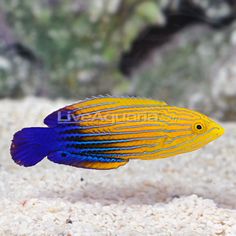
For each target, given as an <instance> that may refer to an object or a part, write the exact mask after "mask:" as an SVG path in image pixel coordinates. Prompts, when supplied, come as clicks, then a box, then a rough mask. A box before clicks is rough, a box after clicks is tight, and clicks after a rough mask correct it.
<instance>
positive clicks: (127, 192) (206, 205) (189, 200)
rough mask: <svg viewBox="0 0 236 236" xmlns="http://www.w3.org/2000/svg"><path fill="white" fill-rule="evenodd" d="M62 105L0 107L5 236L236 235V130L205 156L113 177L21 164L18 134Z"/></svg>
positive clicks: (151, 164) (144, 164)
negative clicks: (15, 154) (13, 151)
mask: <svg viewBox="0 0 236 236" xmlns="http://www.w3.org/2000/svg"><path fill="white" fill-rule="evenodd" d="M62 105H64V103H63V102H48V101H47V100H38V99H32V98H31V99H26V100H23V101H18V102H11V101H10V102H9V101H7V100H5V101H0V108H1V113H0V114H1V115H0V118H1V122H0V140H1V141H0V150H1V159H0V198H1V199H0V235H27V236H28V235H61V236H72V235H73V236H74V235H83V236H84V235H89V236H90V235H158V236H167V235H174V236H176V235H177V236H198V235H200V236H208V235H209V236H212V235H218V236H219V235H227V236H229V235H230V236H235V235H236V210H234V209H235V208H236V124H225V127H226V129H227V133H226V134H225V135H224V137H222V138H220V139H219V140H217V141H216V142H214V143H212V144H210V145H208V146H207V147H206V148H203V149H201V150H200V151H197V152H194V153H191V154H185V155H182V156H178V157H175V158H170V159H165V160H155V161H130V162H129V163H128V165H126V166H125V167H121V168H119V169H117V170H110V171H96V170H84V169H76V168H73V167H67V166H63V165H57V164H54V163H52V162H49V161H48V160H46V159H45V160H44V161H42V162H41V163H40V164H38V165H36V166H34V167H32V168H24V167H20V166H17V165H16V164H15V163H14V162H13V161H12V160H11V158H10V155H9V145H10V140H11V138H12V135H13V133H14V132H15V131H17V130H19V129H21V128H23V127H26V126H35V125H36V126H37V125H38V126H41V125H42V120H43V118H44V117H45V116H46V115H47V114H48V113H49V112H51V111H54V110H55V109H56V108H59V107H61V106H62Z"/></svg>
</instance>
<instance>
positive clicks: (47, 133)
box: [11, 128, 56, 166]
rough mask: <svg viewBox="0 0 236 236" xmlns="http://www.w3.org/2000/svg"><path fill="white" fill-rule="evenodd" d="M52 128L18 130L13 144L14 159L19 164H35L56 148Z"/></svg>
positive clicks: (12, 153)
mask: <svg viewBox="0 0 236 236" xmlns="http://www.w3.org/2000/svg"><path fill="white" fill-rule="evenodd" d="M55 140H56V139H55V133H54V131H53V129H51V128H25V129H22V130H20V131H18V132H17V133H16V134H15V135H14V138H13V141H12V144H11V155H12V159H13V160H14V161H15V162H16V163H17V164H19V165H23V166H33V165H35V164H37V163H38V162H40V161H41V160H42V159H43V158H44V157H45V156H47V155H48V154H49V153H50V152H51V151H53V149H54V148H55Z"/></svg>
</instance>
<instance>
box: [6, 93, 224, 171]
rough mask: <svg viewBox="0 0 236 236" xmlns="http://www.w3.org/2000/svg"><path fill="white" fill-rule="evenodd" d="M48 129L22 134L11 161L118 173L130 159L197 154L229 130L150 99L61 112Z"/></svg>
mask: <svg viewBox="0 0 236 236" xmlns="http://www.w3.org/2000/svg"><path fill="white" fill-rule="evenodd" d="M44 123H45V124H46V125H47V126H48V127H45V128H43V127H39V128H38V127H31V128H24V129H22V130H20V131H18V132H17V133H16V134H15V135H14V138H13V141H12V145H11V155H12V158H13V160H14V161H15V162H16V163H17V164H19V165H23V166H33V165H35V164H37V163H38V162H40V161H41V160H42V159H43V158H44V157H46V156H47V158H48V159H49V160H50V161H53V162H55V163H59V164H64V165H70V166H75V167H81V168H88V169H114V168H118V167H120V166H123V165H125V164H127V163H128V161H129V160H130V159H142V160H153V159H159V158H166V157H171V156H176V155H178V154H181V153H186V152H191V151H194V150H197V149H199V148H201V147H203V146H204V145H206V144H207V143H209V142H211V141H213V140H215V139H217V138H219V137H220V136H221V135H222V134H223V133H224V129H223V128H222V127H221V125H219V124H218V123H216V122H215V121H213V120H212V119H210V118H209V117H207V116H205V115H203V114H201V113H199V112H196V111H192V110H189V109H186V108H180V107H175V106H170V105H168V104H166V103H165V102H162V101H155V100H152V99H146V98H130V97H120V98H118V97H112V96H100V97H93V98H90V99H85V100H83V101H80V102H78V103H76V104H73V105H70V106H66V107H64V108H62V109H59V110H57V111H55V112H53V113H52V114H50V115H49V116H47V117H46V118H45V120H44Z"/></svg>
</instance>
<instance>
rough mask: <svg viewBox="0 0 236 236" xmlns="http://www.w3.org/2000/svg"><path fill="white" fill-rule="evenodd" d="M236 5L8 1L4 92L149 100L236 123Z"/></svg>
mask: <svg viewBox="0 0 236 236" xmlns="http://www.w3.org/2000/svg"><path fill="white" fill-rule="evenodd" d="M235 19H236V1H234V0H227V1H225V0H224V1H223V0H222V1H221V0H218V1H211V0H172V1H170V0H162V1H161V0H155V1H146V0H145V1H142V0H139V1H137V0H89V1H82V0H70V1H66V0H42V1H35V0H33V1H32V0H2V1H1V2H0V98H14V99H18V98H23V97H27V96H40V97H47V98H50V99H56V98H65V99H70V100H79V99H82V98H85V97H90V96H95V95H101V94H112V95H131V96H144V97H151V98H155V99H159V100H165V101H167V102H168V103H170V104H172V105H181V106H187V107H191V108H194V109H197V110H199V111H201V112H204V113H206V114H208V115H211V116H213V117H216V118H217V119H220V120H227V121H235V120H236V69H235V62H236V53H235V52H236V49H235V47H236V21H235Z"/></svg>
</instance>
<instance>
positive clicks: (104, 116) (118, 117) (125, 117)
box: [57, 111, 178, 124]
mask: <svg viewBox="0 0 236 236" xmlns="http://www.w3.org/2000/svg"><path fill="white" fill-rule="evenodd" d="M57 118H58V123H59V124H62V123H63V124H73V123H78V122H93V123H103V122H104V123H109V124H115V123H121V122H148V121H150V122H151V121H152V122H163V121H165V122H168V120H172V121H173V120H178V118H176V117H170V116H167V115H165V114H160V113H155V112H141V113H119V114H117V113H116V114H109V113H102V112H99V111H98V112H92V113H86V114H79V115H77V114H73V113H71V112H70V111H67V112H61V111H59V112H58V116H57Z"/></svg>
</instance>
